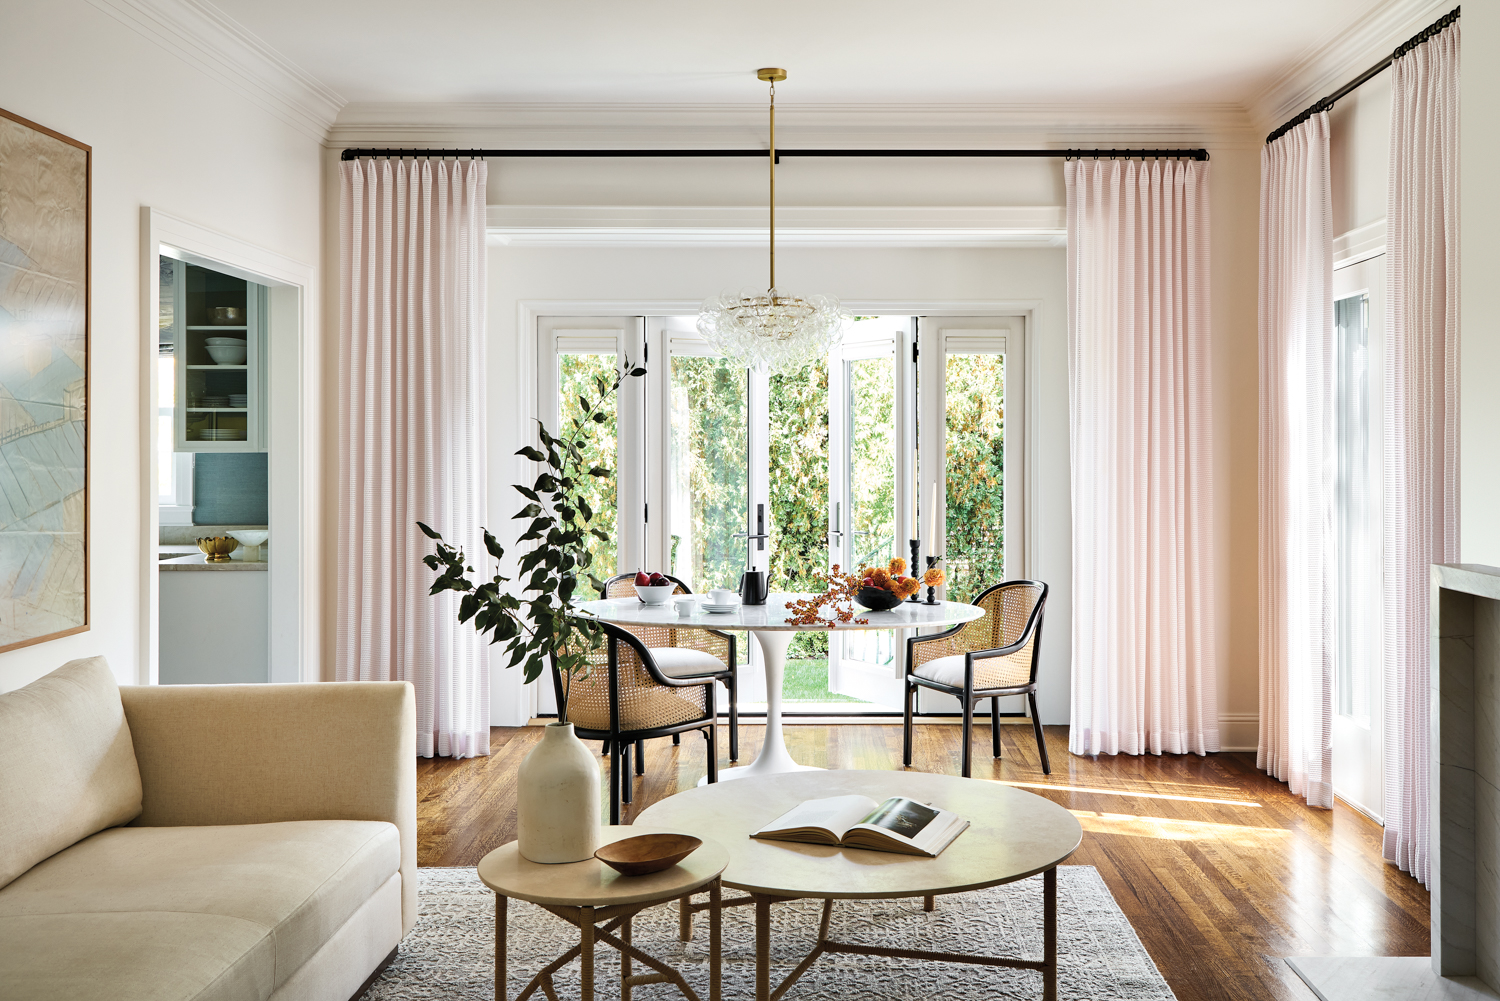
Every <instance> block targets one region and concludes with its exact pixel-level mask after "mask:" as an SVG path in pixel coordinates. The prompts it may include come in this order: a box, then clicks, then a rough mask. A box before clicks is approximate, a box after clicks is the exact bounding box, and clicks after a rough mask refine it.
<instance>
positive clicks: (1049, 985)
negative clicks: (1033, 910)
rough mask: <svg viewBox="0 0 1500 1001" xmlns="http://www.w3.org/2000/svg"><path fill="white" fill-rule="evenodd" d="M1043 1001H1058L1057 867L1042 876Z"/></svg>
mask: <svg viewBox="0 0 1500 1001" xmlns="http://www.w3.org/2000/svg"><path fill="white" fill-rule="evenodd" d="M1042 963H1043V964H1044V966H1043V967H1042V1001H1057V866H1053V867H1052V868H1051V869H1048V870H1047V871H1046V872H1045V873H1043V874H1042Z"/></svg>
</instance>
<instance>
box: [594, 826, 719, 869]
mask: <svg viewBox="0 0 1500 1001" xmlns="http://www.w3.org/2000/svg"><path fill="white" fill-rule="evenodd" d="M701 844H703V841H702V839H701V838H695V837H693V836H692V835H691V834H641V835H638V836H636V837H634V838H626V839H625V840H624V841H616V842H615V843H614V844H609V845H605V846H604V847H603V848H600V849H599V850H598V851H596V852H595V853H594V858H596V859H598V860H599V861H600V862H603V863H604V864H605V865H607V866H609V867H610V868H611V869H614V870H615V871H617V872H619V873H620V875H622V876H644V875H646V874H647V873H651V872H661V871H662V870H663V869H669V868H671V867H672V866H674V865H676V864H677V863H678V862H681V861H682V860H683V859H685V858H687V857H688V856H689V855H691V854H693V852H695V851H697V849H698V846H699V845H701Z"/></svg>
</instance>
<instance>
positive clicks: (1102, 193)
mask: <svg viewBox="0 0 1500 1001" xmlns="http://www.w3.org/2000/svg"><path fill="white" fill-rule="evenodd" d="M1064 178H1065V180H1066V183H1067V193H1068V301H1069V311H1068V333H1069V338H1068V349H1069V350H1068V353H1069V376H1070V405H1071V426H1070V438H1071V458H1072V478H1073V482H1072V500H1073V692H1072V720H1071V722H1072V726H1071V730H1070V734H1069V747H1070V749H1071V750H1072V751H1073V753H1075V754H1145V753H1150V754H1160V753H1163V752H1167V753H1174V754H1180V753H1188V752H1191V753H1195V754H1206V753H1208V752H1211V751H1217V750H1218V749H1219V726H1218V700H1217V696H1216V682H1217V675H1218V664H1217V660H1216V651H1215V647H1214V622H1213V594H1214V562H1213V508H1212V484H1213V467H1212V461H1211V456H1210V451H1209V435H1210V408H1211V405H1212V396H1211V387H1210V382H1209V380H1210V366H1209V264H1208V251H1209V215H1208V164H1207V163H1196V162H1193V161H1188V160H1154V161H1138V160H1071V161H1069V162H1068V163H1067V164H1066V165H1065V167H1064Z"/></svg>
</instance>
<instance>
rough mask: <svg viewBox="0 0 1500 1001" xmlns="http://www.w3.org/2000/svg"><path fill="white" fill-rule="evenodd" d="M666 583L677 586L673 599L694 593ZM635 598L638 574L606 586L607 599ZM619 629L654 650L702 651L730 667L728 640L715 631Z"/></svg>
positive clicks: (618, 578)
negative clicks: (636, 576)
mask: <svg viewBox="0 0 1500 1001" xmlns="http://www.w3.org/2000/svg"><path fill="white" fill-rule="evenodd" d="M667 579H668V580H670V581H671V582H672V583H673V584H675V585H677V586H676V588H675V589H674V590H673V591H672V594H673V596H674V597H675V596H676V595H679V594H692V593H693V592H692V591H691V590H689V588H688V586H687V585H686V584H684V583H683V582H682V581H680V580H678V579H677V578H675V577H668V578H667ZM635 596H636V593H635V574H628V573H622V574H616V575H615V576H613V577H611V578H610V579H609V580H607V581H605V582H604V597H606V598H634V597H635ZM620 628H621V629H624V630H625V631H627V632H629V633H631V634H632V635H634V636H636V637H637V638H638V639H640V641H641V643H642V644H643V645H645V646H646V647H648V648H651V649H657V648H660V647H673V646H674V647H681V648H682V649H684V650H701V651H702V652H703V653H706V654H709V655H711V656H714V657H717V658H719V662H720V663H722V664H728V663H729V637H728V636H726V635H725V634H724V633H722V632H718V631H716V630H710V629H675V628H673V627H671V626H620Z"/></svg>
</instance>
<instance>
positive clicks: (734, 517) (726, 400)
mask: <svg viewBox="0 0 1500 1001" xmlns="http://www.w3.org/2000/svg"><path fill="white" fill-rule="evenodd" d="M671 368H672V371H671V375H672V387H671V394H672V397H671V398H672V446H671V455H670V457H669V462H670V469H669V471H668V476H669V478H670V479H669V484H668V486H669V489H670V490H671V492H672V504H671V510H672V524H671V533H672V543H671V545H672V548H671V561H670V562H671V566H672V575H673V576H674V577H677V578H678V579H679V580H682V581H684V582H685V583H686V584H687V586H688V587H690V588H692V589H693V591H695V592H698V593H700V594H701V593H702V592H704V591H709V590H712V589H714V588H716V587H729V588H733V587H737V586H738V584H739V575H740V571H741V570H743V569H744V568H745V540H744V539H736V538H734V533H736V532H741V531H744V525H745V505H746V498H745V490H746V486H745V471H746V436H745V400H746V374H745V369H744V368H741V367H739V366H736V365H733V364H731V363H730V362H728V361H727V360H725V359H723V358H694V357H685V356H682V355H676V356H674V357H673V358H672V367H671Z"/></svg>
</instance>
